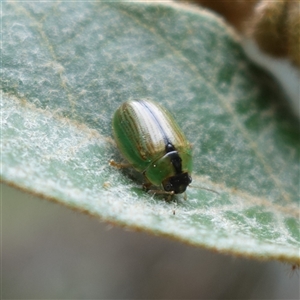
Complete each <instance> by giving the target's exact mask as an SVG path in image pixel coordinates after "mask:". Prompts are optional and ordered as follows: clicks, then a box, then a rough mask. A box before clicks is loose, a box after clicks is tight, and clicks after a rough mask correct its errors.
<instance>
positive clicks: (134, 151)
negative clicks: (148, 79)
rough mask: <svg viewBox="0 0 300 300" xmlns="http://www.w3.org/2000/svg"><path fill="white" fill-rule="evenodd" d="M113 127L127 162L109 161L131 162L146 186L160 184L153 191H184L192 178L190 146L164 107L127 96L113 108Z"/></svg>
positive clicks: (112, 162) (116, 139)
mask: <svg viewBox="0 0 300 300" xmlns="http://www.w3.org/2000/svg"><path fill="white" fill-rule="evenodd" d="M112 127H113V134H114V138H115V141H116V144H117V147H118V148H119V150H120V152H121V154H122V155H123V156H124V158H125V159H126V160H127V161H128V163H129V165H120V164H117V163H115V162H114V161H111V162H110V164H111V165H113V166H116V167H122V166H132V167H133V168H135V169H136V170H137V171H139V172H141V173H142V174H143V175H144V177H145V179H146V181H147V182H146V183H145V184H144V187H145V188H146V189H149V188H150V186H152V185H154V186H158V187H160V192H157V191H155V193H163V194H169V195H173V194H180V193H184V192H185V190H186V188H187V186H188V185H189V184H190V183H191V182H192V178H191V175H190V174H191V172H192V147H191V144H190V143H189V142H188V140H187V139H186V137H185V135H184V134H183V132H182V131H181V129H180V127H179V126H178V124H177V123H176V122H175V120H174V118H173V116H172V115H171V114H170V113H169V112H168V111H167V110H166V109H164V108H163V107H162V106H161V105H160V104H158V103H156V102H153V101H150V100H129V101H126V102H124V103H122V104H121V106H120V107H119V108H118V109H117V110H116V112H115V114H114V117H113V122H112ZM162 188H163V189H162Z"/></svg>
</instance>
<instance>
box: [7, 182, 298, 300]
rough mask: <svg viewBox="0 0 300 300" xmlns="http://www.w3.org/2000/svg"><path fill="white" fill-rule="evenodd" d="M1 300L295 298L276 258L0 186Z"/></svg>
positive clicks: (292, 280) (289, 276) (291, 279)
mask: <svg viewBox="0 0 300 300" xmlns="http://www.w3.org/2000/svg"><path fill="white" fill-rule="evenodd" d="M1 202H2V257H1V259H2V262H1V265H2V299H45V298H48V299H50V298H51V299H91V298H93V299H146V298H147V299H162V298H163V299H299V274H298V273H297V271H295V272H292V271H291V266H289V265H284V264H281V263H278V262H257V261H251V260H245V259H239V258H234V257H230V256H224V255H220V254H215V253H212V252H210V251H206V250H203V249H199V248H194V247H190V246H187V245H184V244H180V243H178V242H175V241H172V240H168V239H164V238H159V237H155V236H151V235H148V234H146V233H140V232H131V231H127V230H124V229H121V228H116V227H114V228H113V227H111V226H109V225H107V224H105V223H100V222H99V221H98V220H96V219H94V218H91V217H89V216H85V215H83V214H80V213H77V212H73V211H72V210H70V209H67V208H65V207H62V206H60V205H57V204H54V203H50V202H49V201H46V200H44V201H41V200H40V199H38V198H36V197H33V196H31V195H28V194H25V193H23V192H20V191H18V190H16V189H13V188H11V187H8V186H6V185H1Z"/></svg>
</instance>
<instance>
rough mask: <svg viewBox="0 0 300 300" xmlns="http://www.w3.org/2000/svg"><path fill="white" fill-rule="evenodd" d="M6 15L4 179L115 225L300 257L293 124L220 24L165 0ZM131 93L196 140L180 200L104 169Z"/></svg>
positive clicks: (37, 6) (36, 6) (248, 252)
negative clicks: (114, 123) (115, 124)
mask: <svg viewBox="0 0 300 300" xmlns="http://www.w3.org/2000/svg"><path fill="white" fill-rule="evenodd" d="M2 22H3V50H2V69H3V73H2V80H1V89H2V99H1V113H2V118H1V121H2V127H1V128H2V143H1V145H2V149H1V153H2V161H1V163H2V166H1V176H2V179H3V180H4V181H5V182H7V183H9V184H11V185H14V186H16V187H18V188H20V189H23V190H26V191H29V192H31V193H34V194H37V195H40V196H42V197H45V198H48V199H51V200H55V201H57V202H59V203H62V204H64V205H67V206H69V207H72V208H74V209H76V210H80V211H82V212H86V213H89V214H91V215H94V216H96V217H99V218H101V219H103V220H107V221H109V222H113V223H116V224H120V225H123V226H128V227H131V228H136V229H141V230H145V231H149V232H152V233H155V234H157V235H164V236H168V237H172V238H175V239H178V240H181V241H184V242H187V243H189V244H193V245H198V246H202V247H206V248H209V249H213V250H215V251H219V252H224V253H230V254H237V255H243V256H246V257H252V258H257V259H279V260H282V261H286V262H291V263H299V246H300V233H299V227H300V226H299V225H300V224H299V190H298V188H299V123H298V121H297V120H295V119H294V117H293V116H292V115H291V113H290V112H289V110H288V108H287V107H286V106H285V102H284V97H282V95H281V93H280V91H278V89H277V87H276V83H274V82H273V81H272V80H271V79H270V78H269V77H268V76H267V75H266V74H264V73H263V72H262V71H260V70H258V69H257V68H255V67H253V66H252V65H251V63H249V62H248V60H247V58H246V57H245V55H244V53H243V51H242V49H241V45H240V42H239V40H238V37H237V36H236V35H235V33H234V32H233V31H232V30H231V29H230V28H228V27H227V26H226V25H225V24H224V23H223V22H222V21H221V20H220V19H218V18H217V17H215V16H214V15H212V14H210V13H208V12H207V11H204V10H201V9H200V8H194V7H189V6H180V5H178V4H173V3H168V4H158V3H124V2H123V3H119V2H118V3H101V2H98V3H97V2H89V3H84V2H78V3H72V2H69V3H68V2H62V3H59V4H57V3H51V2H46V3H34V2H28V3H23V2H19V3H14V2H11V3H4V4H3V17H2ZM133 98H134V99H140V98H149V99H153V100H156V101H158V102H160V103H162V104H163V105H164V106H165V107H166V108H167V109H169V110H170V111H172V113H173V114H174V115H175V116H176V119H177V121H178V123H179V124H180V126H181V127H182V128H183V131H184V132H185V133H186V135H187V137H188V139H189V140H190V141H191V143H192V144H193V153H194V172H193V186H195V187H196V188H192V187H191V188H189V189H188V191H187V201H185V200H184V199H183V196H182V195H178V196H176V197H175V201H174V202H170V203H167V202H166V201H164V200H163V199H162V198H161V197H158V196H154V195H150V194H147V193H146V192H144V191H142V189H141V185H140V181H139V180H138V179H135V177H134V173H132V172H130V171H129V172H127V171H126V170H125V171H124V172H123V171H122V172H121V171H120V170H117V169H114V168H112V167H110V166H109V164H108V161H109V160H110V159H111V158H114V159H115V160H120V159H121V158H120V154H119V153H118V150H117V149H116V147H115V145H114V142H113V140H112V133H111V118H112V115H113V113H114V111H115V110H116V108H117V107H118V106H119V105H120V103H121V102H123V101H125V100H128V99H133ZM197 187H205V188H210V189H213V190H215V191H217V192H218V193H219V194H216V193H213V192H209V191H206V190H201V189H199V188H197Z"/></svg>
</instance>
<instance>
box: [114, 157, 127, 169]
mask: <svg viewBox="0 0 300 300" xmlns="http://www.w3.org/2000/svg"><path fill="white" fill-rule="evenodd" d="M109 165H110V166H112V167H115V168H118V169H122V168H129V167H131V164H128V163H127V164H121V163H117V162H115V161H114V160H113V159H111V160H110V161H109Z"/></svg>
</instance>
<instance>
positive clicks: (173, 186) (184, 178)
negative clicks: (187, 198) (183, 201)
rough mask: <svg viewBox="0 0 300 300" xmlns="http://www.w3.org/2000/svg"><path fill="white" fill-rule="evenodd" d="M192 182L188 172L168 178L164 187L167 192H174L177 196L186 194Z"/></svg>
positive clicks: (164, 182) (163, 183)
mask: <svg viewBox="0 0 300 300" xmlns="http://www.w3.org/2000/svg"><path fill="white" fill-rule="evenodd" d="M191 182H192V178H191V176H189V174H188V173H187V172H185V173H181V174H177V175H174V176H172V177H169V178H166V179H165V180H164V181H163V182H162V185H163V187H164V190H165V191H167V192H172V191H173V192H174V193H175V194H181V193H184V192H185V190H186V188H187V186H188V185H189V184H190V183H191Z"/></svg>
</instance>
